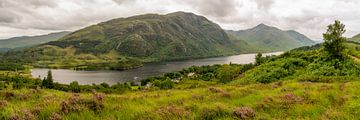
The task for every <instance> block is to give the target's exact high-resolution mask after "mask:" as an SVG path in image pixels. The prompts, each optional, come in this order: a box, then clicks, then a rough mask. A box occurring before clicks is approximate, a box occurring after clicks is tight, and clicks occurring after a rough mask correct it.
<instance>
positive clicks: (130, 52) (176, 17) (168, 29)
mask: <svg viewBox="0 0 360 120" xmlns="http://www.w3.org/2000/svg"><path fill="white" fill-rule="evenodd" d="M47 45H53V46H59V47H61V48H66V47H69V46H74V47H75V48H76V51H77V52H78V53H96V54H102V53H107V52H109V51H111V50H115V51H117V52H118V53H119V54H121V55H124V56H131V57H140V58H150V59H156V60H168V59H178V58H184V57H185V58H187V57H189V58H196V57H208V56H219V55H226V54H235V53H238V52H241V51H242V49H241V48H238V47H237V46H236V45H234V44H232V41H231V40H230V39H229V37H228V35H227V34H226V32H225V31H224V30H222V29H221V27H220V26H219V25H217V24H215V23H213V22H211V21H209V20H208V19H206V18H205V17H203V16H198V15H195V14H192V13H185V12H176V13H171V14H167V15H158V14H146V15H140V16H134V17H129V18H118V19H113V20H110V21H107V22H102V23H99V24H96V25H92V26H89V27H86V28H84V29H81V30H78V31H76V32H73V33H71V34H69V35H67V36H65V37H63V38H62V39H61V40H59V41H54V42H50V43H47Z"/></svg>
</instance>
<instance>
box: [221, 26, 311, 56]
mask: <svg viewBox="0 0 360 120" xmlns="http://www.w3.org/2000/svg"><path fill="white" fill-rule="evenodd" d="M227 32H228V33H229V34H231V35H234V36H236V37H238V38H239V39H242V40H244V41H245V42H247V43H249V44H251V45H253V46H256V47H257V48H258V49H259V50H263V51H283V50H290V49H293V48H296V47H301V46H308V45H313V44H315V42H314V41H312V40H310V39H309V38H308V37H306V36H305V35H303V34H301V33H298V32H296V31H294V30H289V31H283V30H280V29H278V28H276V27H271V26H267V25H265V24H259V25H257V26H256V27H254V28H251V29H247V30H239V31H227Z"/></svg>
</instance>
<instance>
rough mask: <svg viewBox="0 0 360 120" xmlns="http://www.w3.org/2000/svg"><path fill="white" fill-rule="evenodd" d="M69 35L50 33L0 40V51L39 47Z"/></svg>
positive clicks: (65, 33)
mask: <svg viewBox="0 0 360 120" xmlns="http://www.w3.org/2000/svg"><path fill="white" fill-rule="evenodd" d="M69 33H70V32H67V31H63V32H57V33H50V34H47V35H39V36H22V37H13V38H9V39H1V40H0V50H9V49H13V48H23V47H30V46H34V45H39V44H43V43H47V42H50V41H55V40H58V39H60V38H62V37H64V36H65V35H67V34H69Z"/></svg>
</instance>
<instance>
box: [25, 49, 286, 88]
mask: <svg viewBox="0 0 360 120" xmlns="http://www.w3.org/2000/svg"><path fill="white" fill-rule="evenodd" d="M281 53H282V52H275V53H267V54H264V55H279V54H281ZM254 61H255V54H241V55H234V56H226V57H216V58H205V59H194V60H185V61H173V62H160V63H149V64H146V65H144V66H143V67H141V68H138V69H131V70H125V71H105V70H101V71H74V70H65V69H54V70H52V74H53V78H54V80H55V81H56V82H59V83H64V84H69V83H71V82H72V81H78V82H79V84H92V83H95V84H100V83H103V82H106V83H108V84H115V83H117V82H120V83H123V82H128V81H132V80H136V81H139V80H141V79H143V78H146V77H150V76H157V75H161V74H164V73H167V72H174V71H179V70H181V69H183V68H187V67H190V66H193V65H196V66H201V65H213V64H229V63H230V62H231V63H237V64H247V63H252V62H254ZM48 70H49V69H37V68H36V69H32V72H31V74H32V76H33V77H40V78H43V77H45V76H46V74H47V71H48Z"/></svg>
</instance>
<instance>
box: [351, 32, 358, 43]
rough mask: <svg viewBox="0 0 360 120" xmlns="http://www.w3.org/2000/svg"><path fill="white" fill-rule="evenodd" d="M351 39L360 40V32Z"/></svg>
mask: <svg viewBox="0 0 360 120" xmlns="http://www.w3.org/2000/svg"><path fill="white" fill-rule="evenodd" d="M349 41H354V42H360V34H357V35H355V36H354V37H352V38H350V39H349Z"/></svg>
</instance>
